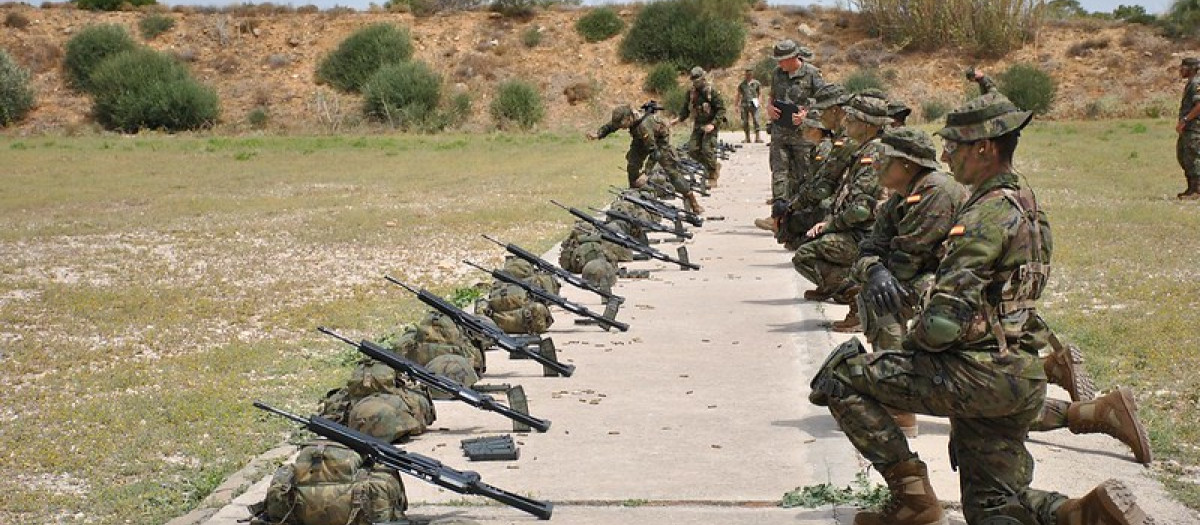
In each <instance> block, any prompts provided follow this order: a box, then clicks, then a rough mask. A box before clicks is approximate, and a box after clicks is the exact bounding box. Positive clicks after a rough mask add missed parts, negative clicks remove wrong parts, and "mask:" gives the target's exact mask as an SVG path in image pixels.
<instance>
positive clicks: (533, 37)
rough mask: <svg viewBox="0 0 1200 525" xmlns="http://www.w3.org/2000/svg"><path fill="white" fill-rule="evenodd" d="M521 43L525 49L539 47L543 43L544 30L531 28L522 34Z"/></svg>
mask: <svg viewBox="0 0 1200 525" xmlns="http://www.w3.org/2000/svg"><path fill="white" fill-rule="evenodd" d="M521 43H522V44H525V47H537V46H538V44H541V43H542V29H541V28H540V27H531V28H529V29H526V30H525V32H524V33H521Z"/></svg>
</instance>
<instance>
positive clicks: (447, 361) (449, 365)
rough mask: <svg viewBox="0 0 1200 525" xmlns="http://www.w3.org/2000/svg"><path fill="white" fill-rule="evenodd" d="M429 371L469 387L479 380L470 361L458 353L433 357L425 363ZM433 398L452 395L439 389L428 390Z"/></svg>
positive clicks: (446, 397)
mask: <svg viewBox="0 0 1200 525" xmlns="http://www.w3.org/2000/svg"><path fill="white" fill-rule="evenodd" d="M425 367H426V368H428V369H429V371H430V372H433V373H435V374H437V375H439V376H442V377H445V378H446V379H449V380H451V381H454V382H455V383H458V384H460V385H462V386H465V387H467V388H470V387H472V386H475V383H478V382H479V374H478V373H477V372H476V371H475V369H474V368H472V367H471V362H470V361H468V360H467V359H466V358H464V357H463V356H460V355H453V354H443V355H439V356H437V357H435V358H433V360H432V361H430V362H429V364H427V365H425ZM430 395H431V396H433V398H434V399H453V398H454V396H452V395H450V394H447V393H445V392H442V391H441V390H432V389H431V390H430Z"/></svg>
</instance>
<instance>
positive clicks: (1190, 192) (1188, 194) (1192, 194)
mask: <svg viewBox="0 0 1200 525" xmlns="http://www.w3.org/2000/svg"><path fill="white" fill-rule="evenodd" d="M1178 197H1179V198H1180V200H1185V201H1194V200H1196V199H1200V177H1195V178H1191V179H1188V187H1187V189H1186V190H1184V192H1183V193H1180V194H1179V195H1178Z"/></svg>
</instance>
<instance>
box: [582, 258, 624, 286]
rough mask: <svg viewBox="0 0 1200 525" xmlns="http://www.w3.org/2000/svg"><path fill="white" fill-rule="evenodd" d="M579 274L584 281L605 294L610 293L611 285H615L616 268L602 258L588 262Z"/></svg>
mask: <svg viewBox="0 0 1200 525" xmlns="http://www.w3.org/2000/svg"><path fill="white" fill-rule="evenodd" d="M581 273H582V274H583V280H584V281H587V282H588V284H590V285H592V286H595V287H596V288H599V289H601V290H603V291H605V292H607V293H612V287H613V285H615V284H617V266H616V265H615V264H613V263H611V262H609V261H608V259H605V258H604V257H599V258H596V259H592V260H590V261H588V263H587V264H585V265H584V266H583V272H581Z"/></svg>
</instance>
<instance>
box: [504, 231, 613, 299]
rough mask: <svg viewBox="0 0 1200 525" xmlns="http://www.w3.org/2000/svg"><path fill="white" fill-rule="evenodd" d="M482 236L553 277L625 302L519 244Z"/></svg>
mask: <svg viewBox="0 0 1200 525" xmlns="http://www.w3.org/2000/svg"><path fill="white" fill-rule="evenodd" d="M483 238H484V239H487V240H489V241H492V242H494V243H496V244H498V245H500V246H503V247H504V249H505V250H508V253H511V254H513V255H516V256H517V257H520V258H522V259H524V260H526V261H529V264H532V265H533V266H534V268H537V269H539V270H541V271H543V272H548V273H551V274H554V276H555V277H558V278H559V279H562V280H563V281H565V282H566V283H567V284H570V285H572V286H575V287H578V288H582V289H584V290H587V291H589V292H592V293H594V294H597V295H599V296H600V297H603V298H604V301H605V302H606V303H616V304H618V305H620V304H621V303H624V302H625V298H624V297H621V296H619V295H614V294H613V293H612V292H606V291H604V290H601V289H600V288H597V287H595V286H593V285H592V283H589V282H587V281H585V280H583V278H582V277H580V276H578V275H575V274H573V273H571V272H568V271H566V270H564V269H562V268H559V267H557V266H555V265H554V264H552V263H551V262H550V261H547V260H545V259H543V258H541V257H538V256H536V255H534V254H532V253H530V252H529V251H528V250H526V249H524V248H522V247H520V246H517V245H515V244H512V243H509V244H504V243H502V242H500V241H497V240H496V239H493V238H491V237H489V236H487V235H484V236H483ZM614 314H615V312H614Z"/></svg>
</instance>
